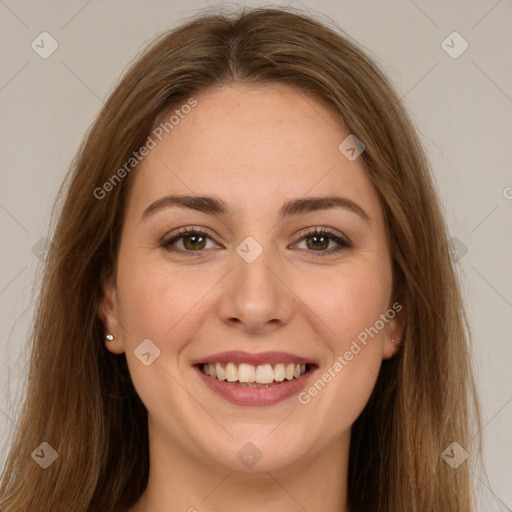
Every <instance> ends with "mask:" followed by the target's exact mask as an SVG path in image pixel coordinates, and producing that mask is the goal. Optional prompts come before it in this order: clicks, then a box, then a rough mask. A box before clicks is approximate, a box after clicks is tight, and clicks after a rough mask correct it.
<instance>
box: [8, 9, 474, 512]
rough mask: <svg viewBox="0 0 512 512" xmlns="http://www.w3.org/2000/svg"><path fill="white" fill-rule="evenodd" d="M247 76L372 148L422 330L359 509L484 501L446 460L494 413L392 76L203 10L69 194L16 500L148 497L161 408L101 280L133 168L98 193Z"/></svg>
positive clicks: (324, 41)
mask: <svg viewBox="0 0 512 512" xmlns="http://www.w3.org/2000/svg"><path fill="white" fill-rule="evenodd" d="M233 82H243V83H248V84H251V83H252V84H256V83H272V82H279V83H284V84H288V85H290V86H292V87H294V88H295V89H296V90H299V91H301V92H303V93H304V94H306V95H307V94H314V95H316V97H318V98H321V99H322V100H323V101H324V102H325V103H326V104H327V105H329V106H330V108H332V110H333V111H334V112H335V113H336V114H337V116H338V117H339V119H340V121H341V122H342V123H343V124H344V125H345V126H346V128H347V129H348V130H349V131H350V132H351V133H354V134H356V136H357V137H358V138H359V139H360V140H361V141H362V142H363V144H364V146H365V148H366V149H365V151H364V152H363V154H362V155H361V158H362V160H363V164H364V166H365V168H366V172H367V175H368V177H369V178H370V180H371V181H372V183H373V185H374V187H375V189H376V190H377V192H378V195H379V198H380V201H381V205H382V208H383V211H384V215H385V218H386V222H387V227H388V230H389V236H390V247H391V251H392V257H393V262H394V297H395V299H397V300H399V301H400V303H401V304H403V305H404V313H405V333H404V337H403V340H402V347H401V349H400V351H399V353H398V356H396V357H395V358H393V359H392V360H390V361H385V362H384V363H383V366H382V369H381V372H380V374H379V377H378V380H377V384H376V386H375V389H374V391H373V394H372V396H371V398H370V400H369V402H368V404H367V406H366V408H365V410H364V411H363V413H362V414H361V416H360V417H359V418H358V419H357V421H356V422H355V424H354V425H353V427H352V440H351V449H350V459H349V481H348V494H349V502H350V507H351V511H353V512H357V511H359V512H361V511H364V512H367V511H372V512H384V511H408V512H420V511H421V512H427V511H432V512H439V511H443V512H468V511H471V510H473V509H474V498H473V492H472V488H471V479H470V474H471V473H470V469H469V464H468V461H466V462H465V463H463V464H461V465H460V466H459V467H458V468H457V469H454V468H452V467H451V466H450V465H449V464H447V463H446V462H445V461H444V460H443V459H442V457H441V454H442V453H443V451H444V450H445V448H447V447H448V446H449V445H450V444H451V443H452V442H457V443H458V444H459V445H460V446H461V447H462V448H464V449H465V450H466V451H470V448H472V446H471V447H470V441H471V438H470V427H469V425H470V422H469V420H470V418H474V420H475V422H476V423H475V424H476V425H477V428H478V424H479V421H480V419H479V413H478V402H477V399H476V393H475V386H474V382H473V377H472V371H471V365H470V354H469V349H468V346H469V345H468V342H469V330H468V327H467V321H466V318H465V314H464V309H463V304H462V300H461V295H460V292H459V286H458V284H457V278H456V276H455V274H454V270H453V268H452V264H451V261H450V255H449V250H448V242H447V231H446V227H445V223H444V220H443V216H442V213H441V209H440V205H439V203H438V199H437V197H436V193H435V187H434V184H433V181H432V177H431V174H430V170H429V166H428V163H427V160H426V158H425V155H424V151H423V149H422V147H421V144H420V142H419V140H418V137H417V135H416V134H415V130H414V127H413V125H412V123H411V121H410V120H409V118H408V116H407V114H406V112H405V111H404V108H403V106H402V105H401V102H400V100H399V98H398V96H397V95H396V93H395V92H394V91H393V89H392V87H391V85H390V84H389V82H388V80H387V79H386V78H385V76H384V75H383V73H382V72H381V71H380V70H379V69H378V67H377V66H376V65H375V64H374V63H373V62H372V61H371V60H370V59H369V58H368V56H366V55H365V53H364V52H363V51H361V50H360V49H359V48H358V46H357V45H356V44H355V43H353V42H352V41H351V40H350V38H348V37H347V36H345V35H341V32H340V30H335V29H331V28H329V27H328V26H327V25H326V24H324V23H323V22H320V21H317V20H315V19H313V18H310V17H308V16H305V15H303V14H299V13H297V12H294V11H292V10H290V9H270V8H268V9H254V10H250V11H248V10H244V11H243V12H242V13H231V14H230V13H228V14H223V13H213V14H212V13H203V15H202V16H201V17H195V18H194V19H192V20H188V21H186V22H185V23H183V24H182V25H181V26H180V27H178V28H176V29H174V30H172V31H170V32H167V33H165V34H163V35H162V36H160V37H159V38H158V39H157V40H155V41H154V42H153V43H152V45H151V46H150V47H149V48H148V49H147V50H146V51H145V52H144V54H143V55H142V56H141V57H140V58H139V59H138V60H137V61H136V62H135V64H134V65H133V66H132V67H131V68H130V70H129V71H128V72H127V73H126V75H125V76H124V78H123V79H122V81H121V82H120V84H119V85H118V86H117V87H116V89H115V90H114V92H113V93H112V94H111V96H110V97H109V99H108V101H107V102H106V104H105V106H104V108H103V109H102V111H101V113H100V115H99V117H98V119H97V120H96V122H95V123H94V125H93V126H92V127H91V129H90V130H89V132H88V134H87V137H86V139H85V141H84V143H83V145H82V146H81V148H80V151H79V153H78V155H77V158H76V160H75V162H74V164H73V166H72V168H71V169H70V172H69V174H68V178H67V180H66V182H65V183H64V184H63V188H62V190H61V196H62V197H64V202H63V205H62V208H61V209H60V211H59V212H58V213H59V217H58V223H57V225H56V228H55V231H54V235H53V247H52V249H51V251H50V253H49V255H48V259H47V264H46V268H45V274H44V279H43V283H42V288H41V294H40V296H39V301H38V308H37V315H36V318H35V325H34V329H33V337H32V338H31V340H32V345H31V359H30V369H29V380H28V384H27V389H26V398H25V402H24V404H23V408H22V410H21V415H20V417H19V418H20V419H19V421H18V428H17V429H16V431H15V436H14V439H13V442H12V446H11V450H10V454H9V457H8V459H7V463H6V467H5V470H4V472H3V475H2V480H1V485H0V495H1V501H0V505H1V509H2V510H3V511H26V510H40V511H50V510H67V511H72V512H82V511H83V512H87V511H93V510H101V511H107V510H112V511H124V510H126V509H127V508H128V507H129V506H131V505H132V504H133V503H135V502H136V501H137V500H138V498H139V497H140V496H141V494H142V492H143V490H144V488H145V485H146V483H147V478H148V470H149V456H148V436H147V411H146V409H145V407H144V405H143V404H142V402H141V400H140V399H139V397H138V396H137V393H136V391H135V389H134V387H133V385H132V383H131V379H130V375H129V372H128V368H127V364H126V360H125V357H124V355H122V356H118V355H113V354H112V353H110V352H109V351H108V350H106V349H105V347H104V342H103V336H104V329H103V325H102V323H101V320H100V318H99V316H98V307H99V304H100V300H101V298H102V287H101V279H100V277H101V276H102V275H103V276H105V275H106V276H108V275H112V273H115V263H116V258H117V250H118V241H119V234H120V229H121V226H122V222H123V210H124V205H125V201H126V195H127V190H128V189H127V184H129V183H130V181H131V174H129V175H126V176H124V175H123V179H121V180H119V182H118V183H117V182H116V184H115V186H112V187H108V188H109V190H108V193H106V194H104V196H103V197H102V198H99V199H98V198H97V197H98V195H99V194H94V191H95V190H97V189H98V187H100V188H101V187H103V185H104V184H105V183H106V182H108V181H109V180H110V179H111V178H112V176H113V174H114V173H116V171H117V170H118V169H120V168H122V167H123V165H125V163H126V162H127V161H128V160H129V159H130V157H132V155H133V153H134V152H136V151H137V150H139V149H140V148H141V147H142V146H143V145H144V144H145V142H146V141H147V137H148V135H149V134H150V133H151V131H152V130H153V129H154V127H155V126H156V123H157V121H158V120H159V119H160V118H161V117H162V115H163V114H164V113H166V112H169V110H170V109H171V108H174V107H175V106H176V105H179V104H183V103H185V102H186V101H187V100H188V99H189V98H190V97H192V96H193V95H198V94H199V93H200V92H201V91H204V90H206V89H207V88H209V87H212V86H219V85H220V86H222V85H223V84H230V83H233ZM133 172H137V171H136V170H134V171H132V174H133ZM472 412H473V413H474V414H472ZM42 442H47V443H49V444H50V445H51V446H52V447H53V448H54V449H55V450H56V452H57V453H58V459H57V460H56V461H55V462H54V463H53V464H52V465H51V466H50V467H48V468H47V469H44V470H43V469H41V468H40V467H39V466H38V465H37V464H36V463H35V462H34V460H32V458H31V453H32V452H33V451H34V449H35V448H36V447H38V446H39V445H40V444H41V443H42ZM472 454H473V452H472Z"/></svg>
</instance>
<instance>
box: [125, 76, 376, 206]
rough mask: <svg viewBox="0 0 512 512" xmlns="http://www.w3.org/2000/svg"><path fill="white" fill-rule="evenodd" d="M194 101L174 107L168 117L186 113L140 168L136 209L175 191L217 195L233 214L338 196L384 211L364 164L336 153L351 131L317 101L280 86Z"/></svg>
mask: <svg viewBox="0 0 512 512" xmlns="http://www.w3.org/2000/svg"><path fill="white" fill-rule="evenodd" d="M194 98H195V100H196V101H197V104H196V106H194V107H193V108H191V109H188V108H187V109H182V110H180V105H176V106H175V107H174V108H173V110H172V111H171V112H169V115H168V116H164V120H166V119H169V118H170V117H171V115H173V113H175V112H176V110H178V111H180V112H178V113H177V114H180V115H175V117H174V119H173V121H174V123H173V125H172V129H169V127H168V131H169V133H165V132H164V133H163V136H162V140H161V141H159V140H158V139H157V138H154V139H155V142H156V146H155V147H154V148H153V149H152V150H151V151H150V152H149V154H148V155H147V156H146V157H145V158H144V160H143V161H142V162H141V164H140V165H139V167H138V168H137V169H136V170H135V172H134V176H133V178H134V183H133V186H132V191H131V196H132V197H131V198H130V201H129V202H130V203H131V204H132V206H134V207H135V208H136V209H137V210H139V211H141V210H143V209H144V208H145V207H146V206H147V204H149V203H150V202H151V201H154V200H155V199H158V198H159V197H161V196H163V195H165V194H171V193H184V194H197V195H203V194H204V195H207V194H208V195H216V196H219V197H222V198H223V199H224V200H225V201H226V202H227V203H229V204H230V205H232V206H233V209H234V210H242V209H244V207H248V206H250V205H253V206H254V207H255V208H258V209H260V210H261V209H262V208H264V207H266V206H268V205H270V203H272V202H273V201H274V202H279V204H278V205H277V204H276V206H275V208H276V209H277V208H278V207H279V206H281V204H280V203H281V202H282V199H285V198H287V197H297V196H306V195H315V196H318V195H327V194H333V193H339V194H343V195H346V196H352V197H353V198H357V199H358V200H359V201H361V202H363V203H365V204H366V208H367V209H370V210H372V208H373V209H374V208H375V207H378V205H376V204H375V203H376V202H377V203H378V199H377V196H376V193H375V191H374V189H373V186H372V185H371V182H370V181H369V179H368V177H367V176H366V173H365V172H364V167H363V164H362V161H361V159H356V160H354V161H350V160H348V159H347V158H346V157H345V156H344V155H343V154H342V153H341V152H340V150H339V149H338V146H339V144H340V143H341V142H342V141H343V140H344V139H345V138H346V137H347V136H348V135H349V134H350V133H349V132H348V131H347V129H346V128H345V127H344V126H343V124H342V122H341V120H340V119H339V117H338V116H337V115H336V114H335V113H334V112H333V111H332V110H331V109H330V108H329V107H328V106H327V105H325V104H324V103H323V102H322V101H320V100H319V99H317V98H316V97H315V96H313V95H309V94H305V93H304V92H302V91H299V90H297V89H294V88H291V87H289V86H286V85H281V84H272V85H259V86H252V85H250V86H249V85H240V84H236V85H230V86H223V87H222V88H217V89H210V90H208V91H206V92H204V93H202V94H198V95H195V96H194ZM185 111H186V112H187V113H186V114H185V113H184V112H185ZM176 121H177V122H176ZM252 213H254V210H253V211H252Z"/></svg>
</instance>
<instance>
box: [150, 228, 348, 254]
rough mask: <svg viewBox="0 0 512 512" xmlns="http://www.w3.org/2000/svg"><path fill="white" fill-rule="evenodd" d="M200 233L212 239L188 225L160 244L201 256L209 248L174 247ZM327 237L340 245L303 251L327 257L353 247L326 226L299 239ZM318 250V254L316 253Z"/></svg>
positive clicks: (172, 249) (169, 249) (306, 233)
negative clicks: (187, 237)
mask: <svg viewBox="0 0 512 512" xmlns="http://www.w3.org/2000/svg"><path fill="white" fill-rule="evenodd" d="M191 234H194V235H200V236H205V237H207V238H209V239H211V238H210V237H209V236H208V234H207V233H205V232H204V231H202V230H200V229H195V228H193V227H187V228H180V229H178V230H177V232H176V234H174V235H173V236H172V237H170V238H167V239H164V240H162V242H161V243H160V246H161V247H162V248H164V249H165V250H167V251H173V252H179V253H189V254H190V255H191V256H192V255H194V256H201V255H202V253H203V252H205V251H208V250H209V249H202V250H199V251H190V250H184V249H177V248H176V247H173V245H172V244H174V243H176V242H177V241H179V240H181V239H182V238H184V237H186V236H187V235H191ZM315 236H317V237H327V238H328V239H330V240H332V241H334V242H336V243H337V244H339V246H338V247H335V248H333V249H325V250H323V251H313V250H308V249H300V250H301V251H306V252H309V253H313V255H314V257H325V256H330V255H332V254H335V253H338V252H340V251H342V250H343V249H348V248H350V247H352V244H351V243H350V242H349V241H348V239H346V238H342V237H340V236H338V235H336V234H334V233H333V232H331V231H329V230H327V229H325V228H314V229H311V230H309V231H306V232H305V233H302V237H301V238H300V240H299V241H302V240H303V239H305V238H309V237H315ZM316 252H318V254H314V253H316Z"/></svg>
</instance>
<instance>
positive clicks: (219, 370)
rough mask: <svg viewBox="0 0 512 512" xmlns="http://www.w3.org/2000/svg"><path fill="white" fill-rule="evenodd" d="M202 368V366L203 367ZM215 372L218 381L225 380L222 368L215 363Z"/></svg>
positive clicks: (224, 372)
mask: <svg viewBox="0 0 512 512" xmlns="http://www.w3.org/2000/svg"><path fill="white" fill-rule="evenodd" d="M203 368H204V365H203ZM215 371H216V372H217V379H219V380H226V371H225V370H224V368H222V366H221V364H220V363H217V364H216V365H215Z"/></svg>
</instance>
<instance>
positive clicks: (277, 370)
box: [274, 363, 306, 382]
mask: <svg viewBox="0 0 512 512" xmlns="http://www.w3.org/2000/svg"><path fill="white" fill-rule="evenodd" d="M305 366H306V365H304V372H302V373H306V372H305V370H306V368H305ZM284 378H285V369H284V364H283V363H277V364H276V365H275V367H274V380H275V381H276V382H282V381H283V380H284Z"/></svg>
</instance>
